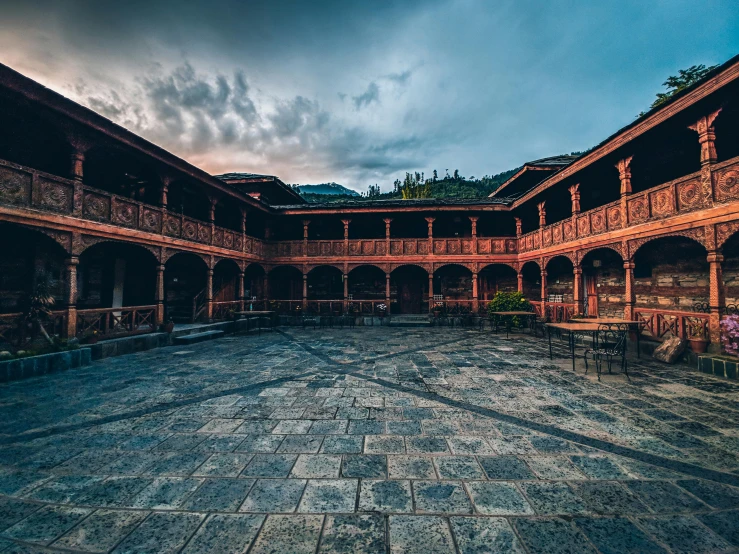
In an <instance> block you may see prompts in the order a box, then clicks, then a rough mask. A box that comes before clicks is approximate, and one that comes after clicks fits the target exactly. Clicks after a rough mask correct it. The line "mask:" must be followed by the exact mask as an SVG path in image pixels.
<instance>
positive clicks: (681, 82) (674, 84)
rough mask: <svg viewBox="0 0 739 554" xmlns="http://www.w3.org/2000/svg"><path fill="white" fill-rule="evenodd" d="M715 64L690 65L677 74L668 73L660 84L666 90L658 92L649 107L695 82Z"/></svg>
mask: <svg viewBox="0 0 739 554" xmlns="http://www.w3.org/2000/svg"><path fill="white" fill-rule="evenodd" d="M716 67H717V66H715V65H712V66H710V67H706V66H705V65H703V64H700V65H691V66H690V67H689V68H688V69H681V70H680V71H678V72H677V75H670V76H669V77H667V80H666V81H665V82H664V83H662V86H664V87H667V91H666V92H658V93H657V99H656V100H655V101H654V102H652V105H651V106H650V108H656V107H657V106H661V105H662V104H664V103H665V102H667V101H668V100H669V99H670V98H672V97H673V96H674V95H675V94H677V93H678V92H680V91H681V90H684V89H686V88H688V87H689V86H691V85H692V84H694V83H697V82H698V81H700V80H701V79H703V77H705V76H706V75H707V74H708V73H709V72H710V71H712V70H713V69H715V68H716Z"/></svg>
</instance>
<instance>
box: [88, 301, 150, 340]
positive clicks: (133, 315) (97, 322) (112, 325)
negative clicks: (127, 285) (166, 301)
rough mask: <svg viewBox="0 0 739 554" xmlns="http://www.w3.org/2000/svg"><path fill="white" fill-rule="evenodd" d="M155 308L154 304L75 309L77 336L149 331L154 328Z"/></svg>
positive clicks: (104, 335)
mask: <svg viewBox="0 0 739 554" xmlns="http://www.w3.org/2000/svg"><path fill="white" fill-rule="evenodd" d="M156 309H157V307H156V306H130V307H123V308H102V309H92V310H77V336H78V337H80V338H84V337H89V336H91V335H98V336H102V337H110V336H123V335H133V334H137V333H151V332H153V331H155V330H156Z"/></svg>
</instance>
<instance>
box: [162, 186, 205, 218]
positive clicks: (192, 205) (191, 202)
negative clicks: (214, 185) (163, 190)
mask: <svg viewBox="0 0 739 554" xmlns="http://www.w3.org/2000/svg"><path fill="white" fill-rule="evenodd" d="M167 209H168V210H169V211H170V212H172V213H176V214H182V215H184V216H185V217H191V218H193V219H199V220H200V221H208V220H209V219H210V198H208V195H207V194H205V191H204V190H203V189H202V188H201V187H200V186H198V185H196V184H194V183H189V182H187V181H177V182H175V183H172V184H171V185H169V192H168V194H167Z"/></svg>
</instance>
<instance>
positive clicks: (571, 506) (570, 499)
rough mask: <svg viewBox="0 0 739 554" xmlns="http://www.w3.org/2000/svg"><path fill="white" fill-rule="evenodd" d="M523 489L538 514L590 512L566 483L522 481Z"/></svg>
mask: <svg viewBox="0 0 739 554" xmlns="http://www.w3.org/2000/svg"><path fill="white" fill-rule="evenodd" d="M521 489H522V490H523V492H524V494H525V495H526V497H527V498H528V499H529V502H530V503H531V505H532V506H533V507H534V509H535V510H536V513H538V514H542V515H549V514H564V515H572V514H583V513H587V512H588V509H587V506H586V505H585V503H584V502H583V501H582V499H581V498H580V497H579V496H577V495H576V494H575V493H574V492H572V489H570V487H568V486H567V484H566V483H557V482H553V483H549V482H538V483H521Z"/></svg>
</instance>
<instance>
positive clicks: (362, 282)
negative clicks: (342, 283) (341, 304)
mask: <svg viewBox="0 0 739 554" xmlns="http://www.w3.org/2000/svg"><path fill="white" fill-rule="evenodd" d="M348 277H349V299H350V300H384V299H385V272H384V271H383V270H382V269H380V268H379V267H377V266H375V265H360V266H359V267H355V268H354V269H352V270H351V271H350V272H349V276H348Z"/></svg>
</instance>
